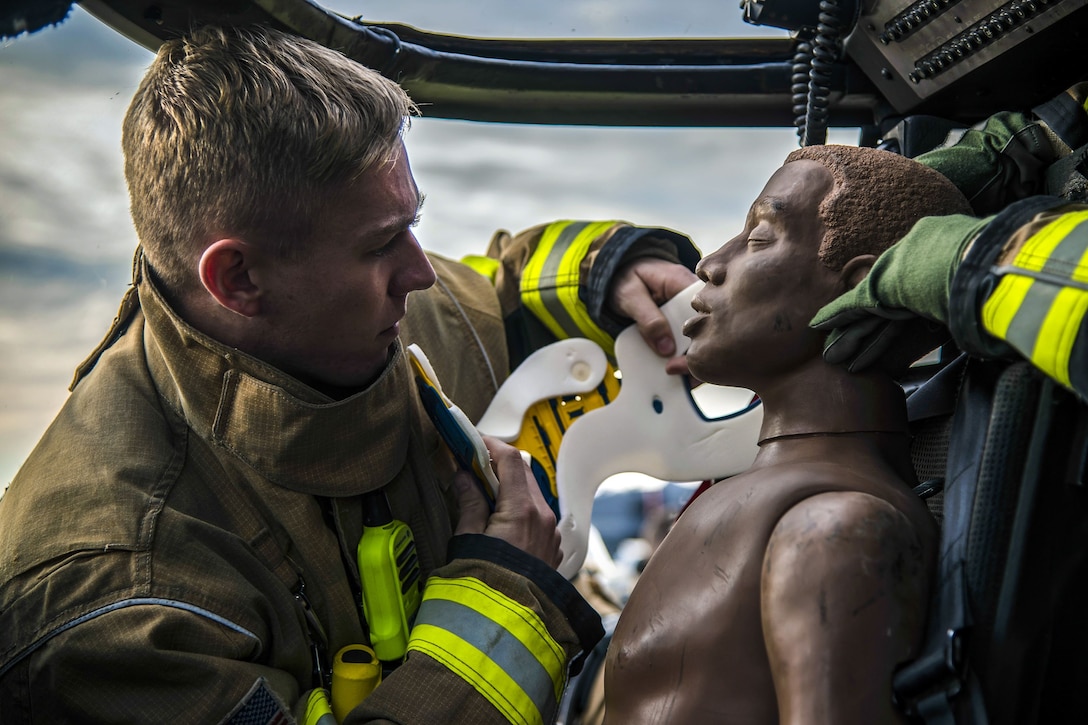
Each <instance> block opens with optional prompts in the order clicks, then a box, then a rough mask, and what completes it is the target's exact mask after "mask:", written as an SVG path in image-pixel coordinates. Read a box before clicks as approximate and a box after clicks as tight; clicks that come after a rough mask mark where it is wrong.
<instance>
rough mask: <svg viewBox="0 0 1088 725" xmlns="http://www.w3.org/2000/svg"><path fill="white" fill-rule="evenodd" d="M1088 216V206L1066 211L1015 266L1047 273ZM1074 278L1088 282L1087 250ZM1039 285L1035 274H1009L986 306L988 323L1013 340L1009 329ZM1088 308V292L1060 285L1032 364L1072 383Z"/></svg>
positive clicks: (992, 329) (1019, 256) (984, 321)
mask: <svg viewBox="0 0 1088 725" xmlns="http://www.w3.org/2000/svg"><path fill="white" fill-rule="evenodd" d="M1086 221H1088V211H1082V212H1078V213H1075V214H1064V215H1062V216H1060V217H1058V218H1057V219H1055V220H1054V221H1053V222H1051V223H1050V224H1047V225H1046V226H1045V227H1043V228H1042V229H1040V230H1039V231H1038V232H1037V233H1035V234H1034V235H1032V236H1031V237H1030V238H1029V239H1028V240H1027V241H1026V242H1025V243H1024V245H1023V247H1022V248H1021V249H1020V250H1019V251H1018V252H1017V253H1016V256H1015V258H1014V260H1013V267H1015V268H1018V269H1023V270H1025V271H1026V272H1041V271H1042V270H1043V269H1044V267H1045V266H1046V263H1047V261H1048V260H1049V259H1050V258H1051V256H1052V255H1053V253H1054V250H1055V249H1057V247H1058V245H1059V244H1061V243H1062V242H1063V241H1064V240H1065V239H1066V238H1067V237H1068V236H1069V235H1070V234H1071V233H1072V232H1073V230H1074V229H1075V228H1076V227H1077V226H1078V225H1080V224H1082V223H1084V222H1086ZM1071 278H1072V280H1074V281H1079V282H1084V281H1088V253H1086V254H1085V255H1082V257H1081V259H1080V260H1079V262H1078V264H1077V266H1076V268H1075V269H1074V270H1073V273H1072V275H1071ZM1034 286H1035V280H1034V279H1033V278H1031V277H1026V276H1021V275H1017V274H1015V273H1012V274H1007V275H1005V276H1004V277H1002V279H1001V281H1000V282H999V283H998V285H997V287H996V289H995V290H994V292H993V293H992V294H991V295H990V298H989V299H988V300H986V302H985V303H984V304H983V306H982V324H983V327H984V328H985V329H986V330H987V332H989V333H990V334H992V335H994V336H996V337H998V338H1000V339H1003V340H1007V339H1008V337H1009V328H1010V326H1011V325H1012V323H1013V320H1014V319H1015V318H1016V315H1017V314H1018V313H1019V311H1020V309H1021V307H1022V306H1023V305H1024V304H1025V300H1027V299H1028V295H1029V294H1030V293H1031V291H1032V289H1033V288H1034ZM1086 310H1088V293H1085V292H1084V291H1083V290H1078V289H1074V288H1065V289H1062V290H1060V291H1059V292H1058V293H1057V295H1056V296H1055V298H1054V301H1053V302H1052V303H1051V305H1050V307H1049V309H1048V310H1047V312H1046V315H1045V317H1044V318H1043V321H1042V324H1041V325H1040V327H1039V331H1038V334H1037V335H1036V336H1035V340H1034V343H1033V344H1031V345H1030V351H1029V353H1030V357H1031V361H1032V363H1034V364H1035V365H1036V366H1038V367H1039V369H1040V370H1042V371H1043V372H1045V373H1047V374H1048V375H1051V376H1052V377H1054V379H1055V380H1057V381H1058V382H1060V383H1061V384H1063V385H1065V386H1067V387H1069V386H1070V376H1069V359H1070V357H1071V355H1072V352H1073V344H1074V343H1075V342H1076V339H1077V332H1078V330H1079V329H1080V324H1081V321H1082V320H1083V319H1084V315H1085V311H1086Z"/></svg>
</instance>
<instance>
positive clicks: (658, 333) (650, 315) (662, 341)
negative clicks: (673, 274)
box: [631, 297, 676, 357]
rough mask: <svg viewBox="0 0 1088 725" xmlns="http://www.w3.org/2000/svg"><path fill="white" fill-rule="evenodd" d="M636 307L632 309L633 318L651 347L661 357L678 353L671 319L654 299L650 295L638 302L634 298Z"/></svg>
mask: <svg viewBox="0 0 1088 725" xmlns="http://www.w3.org/2000/svg"><path fill="white" fill-rule="evenodd" d="M631 307H633V308H634V309H633V310H632V311H631V319H633V320H634V321H635V325H636V326H637V327H638V331H639V334H640V335H642V339H643V340H645V341H646V344H647V345H649V346H650V349H651V350H653V351H655V352H656V353H657V354H658V355H660V356H661V357H671V356H672V355H674V354H675V353H676V340H674V339H673V338H672V328H670V327H669V321H668V320H667V319H665V315H663V314H662V313H661V308H659V307H658V306H657V305H656V304H654V301H653V300H652V299H650V298H649V297H642V298H639V299H638V301H637V303H635V301H634V300H632V305H631Z"/></svg>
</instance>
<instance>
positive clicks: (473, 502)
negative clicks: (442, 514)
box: [453, 471, 491, 534]
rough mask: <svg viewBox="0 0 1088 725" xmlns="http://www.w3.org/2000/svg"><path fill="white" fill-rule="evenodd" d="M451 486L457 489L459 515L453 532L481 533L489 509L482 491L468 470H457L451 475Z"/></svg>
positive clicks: (489, 513)
mask: <svg viewBox="0 0 1088 725" xmlns="http://www.w3.org/2000/svg"><path fill="white" fill-rule="evenodd" d="M453 486H454V489H455V490H456V491H457V503H458V504H459V506H460V509H461V515H460V517H459V518H458V519H457V530H456V531H455V532H454V533H455V534H482V533H483V532H484V528H485V527H486V526H487V519H488V517H489V516H490V515H491V511H490V509H489V508H488V505H487V499H486V498H484V493H483V491H481V490H480V489H479V488H478V487H477V485H476V481H475V480H473V474H471V473H469V472H468V471H458V472H457V473H456V474H454V476H453Z"/></svg>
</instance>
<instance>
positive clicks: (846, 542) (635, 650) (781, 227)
mask: <svg viewBox="0 0 1088 725" xmlns="http://www.w3.org/2000/svg"><path fill="white" fill-rule="evenodd" d="M968 209H969V207H968V205H967V202H966V200H965V199H964V198H963V196H962V195H961V194H960V193H959V192H958V191H957V190H956V189H955V188H954V187H953V186H952V185H951V184H950V183H949V182H948V181H947V180H946V179H944V178H943V177H942V176H941V175H940V174H938V173H936V172H934V171H932V170H931V169H927V168H925V167H923V166H922V165H920V164H917V163H916V162H913V161H910V160H908V159H906V158H904V157H901V156H897V155H894V154H891V153H888V152H883V151H877V150H875V149H867V148H853V147H845V146H826V147H807V148H803V149H799V150H798V151H795V152H793V153H792V154H790V156H789V157H787V159H786V163H785V164H784V165H783V166H782V167H781V168H780V169H779V170H778V171H777V172H776V173H775V174H774V175H773V176H772V177H771V179H770V181H769V182H768V183H767V185H766V187H765V188H764V189H763V192H762V193H761V194H760V196H759V198H758V199H757V200H756V201H755V203H754V204H753V205H752V207H751V210H750V212H749V215H748V218H747V221H746V224H745V228H744V230H743V231H742V232H741V234H740V235H738V236H737V237H736V238H734V239H732V240H731V241H729V242H728V243H726V244H725V245H724V246H722V247H721V248H720V249H719V250H718V251H716V252H715V253H713V254H711V255H709V256H708V257H706V258H705V259H704V260H703V261H702V262H700V264H699V266H698V268H697V273H698V275H699V276H700V278H701V279H702V280H703V281H704V282H705V287H704V288H703V289H702V290H701V291H700V292H699V293H698V294H696V296H695V298H694V300H693V302H692V307H693V308H694V310H695V312H696V314H695V316H694V317H692V318H691V319H690V320H688V322H687V323H686V324H685V328H684V332H685V334H686V335H688V336H689V337H690V338H691V339H692V342H691V346H690V348H689V350H688V353H687V365H688V367H689V369H690V371H691V373H692V374H693V375H694V376H695V377H697V378H699V379H700V380H704V381H707V382H713V383H718V384H724V385H736V386H742V387H746V388H750V389H752V390H754V391H755V392H756V393H757V394H758V395H759V396H760V397H761V398H762V400H763V405H764V409H765V411H764V421H763V427H762V429H761V432H760V450H759V453H758V455H757V456H756V459H755V462H754V463H753V465H752V466H751V468H750V469H749V470H747V471H745V472H744V473H742V474H740V475H738V476H735V477H733V478H729V479H726V480H723V481H721V482H719V483H718V484H716V485H714V486H713V487H711V488H710V489H709V490H708V491H706V492H705V493H703V494H702V495H701V496H699V497H698V498H697V499H696V500H695V501H694V502H693V503H692V504H691V506H690V507H689V508H688V509H687V511H685V513H684V514H683V515H682V516H681V517H680V518H679V520H678V521H677V523H676V524H675V526H674V527H673V529H672V530H671V531H670V533H669V535H668V536H667V537H666V538H665V540H664V542H663V543H662V544H661V546H660V547H659V548H658V550H657V551H656V552H655V554H654V556H653V557H652V558H651V560H650V562H649V564H648V565H647V567H646V569H645V571H644V573H643V574H642V576H641V578H640V580H639V582H638V584H637V585H636V586H635V589H634V592H633V593H632V595H631V598H630V600H629V601H628V603H627V605H626V607H625V609H624V611H623V613H622V614H621V616H620V621H619V623H618V625H617V628H616V631H615V635H614V638H613V640H612V643H611V646H610V649H609V654H608V659H607V662H606V673H605V697H606V711H607V715H606V722H612V723H629V722H638V723H655V722H684V723H700V722H707V723H745V724H746V725H760V724H764V723H779V722H781V723H834V724H835V725H849V724H851V723H858V724H862V723H864V724H865V725H875V724H879V723H893V722H900V719H899V716H898V715H897V714H896V712H895V710H894V708H893V705H892V698H891V676H892V673H893V671H894V669H895V667H896V665H897V663H899V662H902V661H904V660H907V659H909V658H911V657H912V655H913V654H914V653H915V648H916V646H917V643H918V640H919V637H920V636H921V634H922V628H923V625H924V619H925V605H926V602H927V592H928V586H929V581H928V580H929V577H930V572H931V571H932V568H933V564H934V562H933V557H934V546H935V538H936V528H935V525H934V522H933V520H932V518H931V516H930V514H929V512H928V511H927V509H926V507H925V505H924V503H923V502H922V501H921V500H920V499H918V498H917V497H916V496H915V495H914V494H913V492H912V490H911V488H912V486H913V485H914V483H915V478H914V473H913V470H912V467H911V462H910V457H909V448H908V444H909V440H908V435H907V420H906V413H905V405H904V396H903V392H902V390H901V388H900V387H899V386H898V385H897V384H896V383H895V382H894V380H893V379H892V378H891V377H890V375H889V374H887V373H885V372H883V371H878V370H869V371H866V372H864V373H860V374H859V373H849V372H848V371H847V370H846V369H845V368H844V367H839V366H835V365H831V364H828V363H826V362H825V361H824V360H823V358H822V357H821V348H822V343H823V337H824V336H823V334H821V333H819V332H816V331H814V330H812V329H811V328H809V327H808V325H807V323H808V320H809V319H811V317H812V315H813V314H814V313H815V312H816V310H818V309H819V308H820V306H821V305H823V304H824V303H826V302H827V301H829V300H831V299H833V298H834V297H836V296H837V295H839V294H841V293H842V292H844V291H845V290H847V289H849V288H851V287H852V286H854V285H856V284H858V282H859V281H860V280H861V279H863V278H864V276H865V275H866V273H867V271H868V269H869V266H870V265H871V264H872V263H873V261H874V260H875V259H876V255H878V254H879V253H880V252H881V251H882V250H883V249H885V248H887V247H888V246H889V245H890V244H892V243H893V242H894V241H895V240H896V239H898V238H899V237H901V236H902V235H903V234H904V233H905V232H906V231H907V230H908V229H910V227H911V226H912V224H913V223H914V222H915V221H916V220H917V219H919V218H921V217H922V216H927V215H943V214H951V213H962V212H966V211H968Z"/></svg>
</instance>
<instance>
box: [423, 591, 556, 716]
mask: <svg viewBox="0 0 1088 725" xmlns="http://www.w3.org/2000/svg"><path fill="white" fill-rule="evenodd" d="M408 650H409V651H412V650H415V651H420V652H424V653H425V654H427V655H429V656H431V657H433V658H435V659H436V660H438V661H440V662H442V663H443V664H445V665H446V666H447V667H449V668H450V669H451V670H453V671H455V672H457V674H458V675H460V676H461V678H462V679H464V680H465V681H466V682H468V683H469V684H471V685H472V686H473V687H474V688H475V689H476V691H477V692H479V693H480V694H481V695H482V696H483V697H485V698H486V699H487V700H488V701H489V702H491V703H492V704H493V705H494V706H495V707H496V708H498V709H499V710H500V711H501V712H502V713H503V714H504V716H505V717H507V719H509V720H511V721H512V722H542V720H543V717H544V715H543V713H544V712H550V711H551V710H553V709H554V707H555V706H556V703H558V701H559V697H560V696H561V695H562V692H563V686H564V684H565V680H566V655H565V653H564V651H563V648H562V647H561V646H560V645H559V644H558V643H557V642H556V641H555V640H554V639H553V638H552V636H551V634H549V632H548V629H547V627H546V626H545V624H544V622H543V621H542V620H541V619H540V617H539V615H537V613H536V612H534V611H533V610H532V609H530V608H529V607H526V606H525V605H523V604H521V603H519V602H517V601H515V600H513V599H511V598H510V597H507V596H506V595H504V594H502V593H501V592H498V591H496V590H494V589H492V588H491V587H489V586H487V585H486V584H484V583H483V582H482V581H480V580H479V579H475V578H472V577H462V578H458V579H443V578H440V577H431V579H430V580H428V582H427V586H426V589H425V591H424V595H423V604H422V605H421V607H420V610H419V614H418V616H417V619H416V624H415V626H414V627H413V628H412V636H411V639H410V641H409V643H408ZM515 715H516V717H515ZM526 718H528V719H526Z"/></svg>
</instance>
